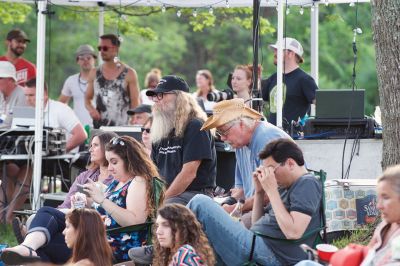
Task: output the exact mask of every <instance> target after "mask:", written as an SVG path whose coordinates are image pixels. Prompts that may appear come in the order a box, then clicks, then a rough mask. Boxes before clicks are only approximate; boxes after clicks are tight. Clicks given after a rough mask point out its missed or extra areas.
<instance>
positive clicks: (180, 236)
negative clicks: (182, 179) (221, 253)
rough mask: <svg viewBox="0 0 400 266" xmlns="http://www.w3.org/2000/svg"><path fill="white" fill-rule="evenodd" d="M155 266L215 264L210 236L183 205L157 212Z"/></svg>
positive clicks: (175, 205)
mask: <svg viewBox="0 0 400 266" xmlns="http://www.w3.org/2000/svg"><path fill="white" fill-rule="evenodd" d="M153 243H154V260H153V264H154V265H160V266H167V265H170V266H171V265H172V266H178V265H179V266H185V265H188V266H189V265H190V266H197V265H209V266H211V265H214V264H215V258H214V253H213V250H212V248H211V247H210V244H209V243H208V240H207V237H206V236H205V234H204V232H203V230H202V229H201V225H200V223H199V222H198V221H197V219H196V217H195V216H194V214H193V213H192V212H191V211H190V210H189V209H188V208H186V207H185V206H183V205H180V204H167V205H165V206H164V207H162V208H160V209H159V210H158V216H157V220H156V233H155V236H154V241H153Z"/></svg>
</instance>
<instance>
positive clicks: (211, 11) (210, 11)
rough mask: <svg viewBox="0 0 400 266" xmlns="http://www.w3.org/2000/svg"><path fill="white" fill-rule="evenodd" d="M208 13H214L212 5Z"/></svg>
mask: <svg viewBox="0 0 400 266" xmlns="http://www.w3.org/2000/svg"><path fill="white" fill-rule="evenodd" d="M208 13H210V15H212V14H214V9H213V8H212V6H210V9H208Z"/></svg>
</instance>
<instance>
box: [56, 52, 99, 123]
mask: <svg viewBox="0 0 400 266" xmlns="http://www.w3.org/2000/svg"><path fill="white" fill-rule="evenodd" d="M96 58H97V55H96V53H95V51H94V49H93V47H92V46H90V45H88V44H84V45H81V46H79V48H78V50H76V53H75V59H76V63H77V64H78V65H79V67H80V72H79V73H77V74H74V75H72V76H69V77H68V78H67V79H66V81H65V83H64V87H63V88H62V91H61V95H60V97H59V98H58V100H59V101H60V102H62V103H68V102H69V100H70V99H71V97H72V99H73V101H74V111H75V114H76V116H78V118H79V120H80V121H81V123H82V125H90V126H92V118H91V117H90V115H89V112H88V110H87V109H86V107H85V93H86V88H87V84H88V76H89V73H90V70H92V69H94V64H95V63H96Z"/></svg>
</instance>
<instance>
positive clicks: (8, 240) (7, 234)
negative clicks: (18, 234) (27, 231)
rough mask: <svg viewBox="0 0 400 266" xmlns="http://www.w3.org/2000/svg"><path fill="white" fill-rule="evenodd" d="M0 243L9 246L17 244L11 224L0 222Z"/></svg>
mask: <svg viewBox="0 0 400 266" xmlns="http://www.w3.org/2000/svg"><path fill="white" fill-rule="evenodd" d="M0 244H7V245H8V246H9V247H10V246H11V247H12V246H15V245H17V240H16V239H15V236H14V232H13V230H12V227H11V225H4V224H0Z"/></svg>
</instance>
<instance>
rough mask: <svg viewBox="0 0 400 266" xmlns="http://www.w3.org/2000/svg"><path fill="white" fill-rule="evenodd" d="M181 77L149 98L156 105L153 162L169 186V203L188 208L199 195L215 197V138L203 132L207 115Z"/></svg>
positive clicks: (160, 85)
mask: <svg viewBox="0 0 400 266" xmlns="http://www.w3.org/2000/svg"><path fill="white" fill-rule="evenodd" d="M188 92H189V86H188V85H187V83H186V82H185V81H184V80H183V79H182V78H180V77H177V76H165V77H163V78H162V79H161V80H160V82H159V83H158V85H157V87H156V88H155V89H154V90H148V91H147V92H146V95H147V96H149V97H151V98H152V100H153V101H154V102H155V104H154V106H153V124H152V126H151V141H152V143H153V147H152V153H151V154H152V159H153V161H154V162H155V164H156V165H157V167H158V169H159V172H160V175H161V176H162V177H163V178H164V180H165V181H166V183H167V187H168V188H167V191H166V193H165V199H166V203H180V204H185V205H186V204H187V203H188V202H189V200H190V199H191V198H192V197H193V196H194V195H196V194H205V195H209V196H211V195H212V190H213V188H214V187H215V178H216V172H217V170H216V152H215V146H214V138H213V136H212V134H211V133H210V131H209V130H206V131H200V128H201V127H202V125H203V123H204V121H205V120H206V119H207V115H206V114H205V112H204V111H203V110H202V109H201V107H200V106H199V105H198V103H197V102H196V100H195V99H194V98H193V97H192V96H191V95H190V94H189V93H188Z"/></svg>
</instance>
